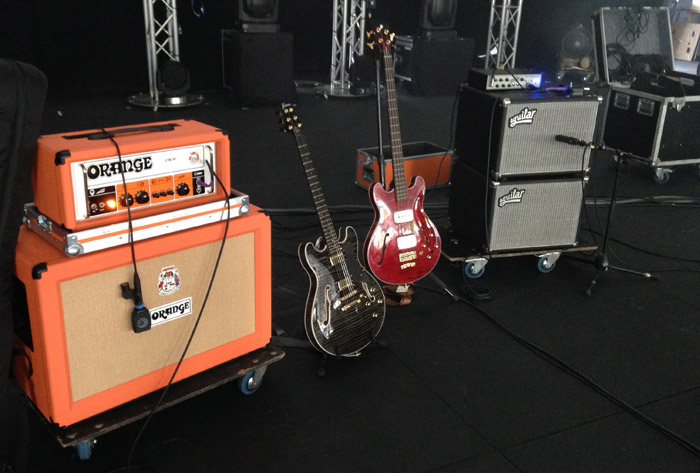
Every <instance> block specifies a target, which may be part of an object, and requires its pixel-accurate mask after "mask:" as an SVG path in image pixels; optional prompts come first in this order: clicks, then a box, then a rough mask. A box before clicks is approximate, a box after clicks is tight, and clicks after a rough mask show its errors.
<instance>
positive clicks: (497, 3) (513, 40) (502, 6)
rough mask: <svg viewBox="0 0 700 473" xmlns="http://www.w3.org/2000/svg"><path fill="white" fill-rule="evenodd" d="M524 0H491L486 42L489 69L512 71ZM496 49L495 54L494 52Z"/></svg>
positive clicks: (487, 66)
mask: <svg viewBox="0 0 700 473" xmlns="http://www.w3.org/2000/svg"><path fill="white" fill-rule="evenodd" d="M522 6H523V0H491V17H490V20H489V34H488V38H487V42H486V65H485V67H486V68H487V69H502V68H508V69H512V68H514V67H515V53H516V49H517V45H518V33H519V32H520V12H521V10H522ZM494 48H495V54H492V51H493V50H494Z"/></svg>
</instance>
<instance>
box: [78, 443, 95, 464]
mask: <svg viewBox="0 0 700 473" xmlns="http://www.w3.org/2000/svg"><path fill="white" fill-rule="evenodd" d="M92 443H93V442H92V440H86V441H85V442H80V443H79V444H78V445H76V446H75V452H76V453H77V454H78V458H80V459H81V460H87V459H88V458H90V455H92Z"/></svg>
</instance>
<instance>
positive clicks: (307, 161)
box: [294, 129, 342, 258]
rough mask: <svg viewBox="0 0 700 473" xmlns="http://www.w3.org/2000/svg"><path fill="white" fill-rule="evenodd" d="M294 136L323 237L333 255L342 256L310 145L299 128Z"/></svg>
mask: <svg viewBox="0 0 700 473" xmlns="http://www.w3.org/2000/svg"><path fill="white" fill-rule="evenodd" d="M294 137H295V138H296V140H297V148H298V149H299V156H300V157H301V162H302V163H303V165H304V171H305V172H306V180H307V181H308V182H309V188H310V189H311V195H312V197H313V199H314V205H315V206H316V213H317V214H318V219H319V221H320V222H321V228H322V229H323V237H324V238H325V239H326V245H328V249H329V251H330V253H331V254H332V255H333V254H335V255H337V256H336V257H339V258H342V251H341V248H340V244H339V243H338V236H337V235H336V232H335V227H334V226H333V221H332V220H331V214H330V212H329V211H328V206H327V205H326V199H325V198H324V196H323V190H322V189H321V183H320V182H319V179H318V175H317V174H316V168H315V167H314V163H313V161H312V160H311V153H310V152H309V147H308V145H307V144H306V138H305V137H304V134H303V133H302V132H301V131H299V130H298V129H297V130H295V131H294Z"/></svg>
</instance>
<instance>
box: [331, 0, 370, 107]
mask: <svg viewBox="0 0 700 473" xmlns="http://www.w3.org/2000/svg"><path fill="white" fill-rule="evenodd" d="M366 17H367V3H366V1H365V0H333V47H332V56H331V82H330V88H329V92H330V94H331V95H349V89H350V81H349V76H350V72H349V70H350V66H351V65H352V64H353V61H354V58H355V56H362V55H363V54H364V44H365V19H366Z"/></svg>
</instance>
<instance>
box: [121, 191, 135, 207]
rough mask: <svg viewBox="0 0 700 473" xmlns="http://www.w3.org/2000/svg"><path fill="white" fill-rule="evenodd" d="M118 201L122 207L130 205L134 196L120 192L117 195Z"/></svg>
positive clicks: (132, 203)
mask: <svg viewBox="0 0 700 473" xmlns="http://www.w3.org/2000/svg"><path fill="white" fill-rule="evenodd" d="M119 203H120V204H122V207H131V206H132V205H134V197H133V196H132V195H131V194H122V195H121V197H119Z"/></svg>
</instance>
